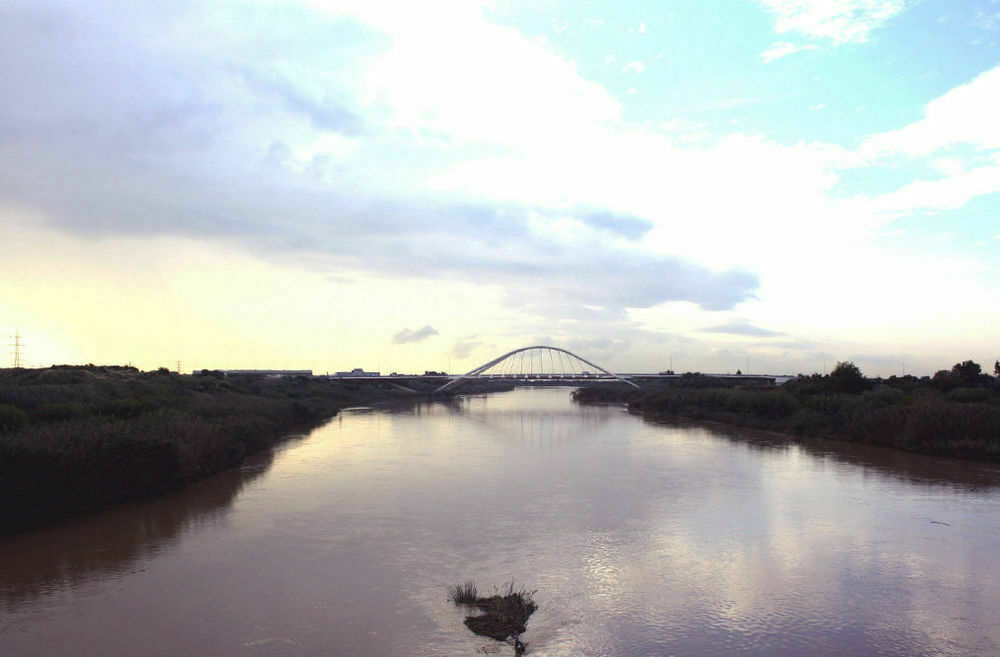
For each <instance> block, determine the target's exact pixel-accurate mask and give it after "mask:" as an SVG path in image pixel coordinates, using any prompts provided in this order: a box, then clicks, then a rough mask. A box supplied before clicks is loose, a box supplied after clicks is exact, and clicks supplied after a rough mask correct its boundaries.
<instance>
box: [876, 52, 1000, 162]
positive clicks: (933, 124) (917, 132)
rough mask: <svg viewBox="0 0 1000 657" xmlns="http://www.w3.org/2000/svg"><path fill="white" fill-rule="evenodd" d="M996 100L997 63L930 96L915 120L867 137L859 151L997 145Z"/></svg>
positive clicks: (999, 96) (999, 88) (999, 97)
mask: <svg viewBox="0 0 1000 657" xmlns="http://www.w3.org/2000/svg"><path fill="white" fill-rule="evenodd" d="M998 103H1000V66H996V67H994V68H991V69H989V70H988V71H985V72H983V73H981V74H980V75H978V76H976V77H975V78H974V79H973V80H971V81H969V82H967V83H966V84H963V85H960V86H958V87H955V88H954V89H951V90H950V91H948V92H947V93H945V94H943V95H942V96H939V97H938V98H936V99H934V100H932V101H931V102H930V103H928V104H927V107H926V108H925V110H924V118H922V119H920V120H919V121H915V122H914V123H911V124H909V125H907V126H905V127H903V128H901V129H899V130H893V131H890V132H885V133H881V134H878V135H874V136H873V137H870V138H869V139H867V140H866V141H865V142H864V143H863V144H862V146H861V151H862V152H863V153H864V154H866V155H867V156H869V157H872V158H874V157H877V156H879V155H885V154H893V153H902V154H905V155H910V156H919V155H929V154H931V153H934V152H935V151H938V150H941V149H944V148H947V147H949V146H953V145H956V144H969V145H972V146H974V147H976V148H979V149H983V150H992V149H1000V121H997V120H996V108H997V104H998Z"/></svg>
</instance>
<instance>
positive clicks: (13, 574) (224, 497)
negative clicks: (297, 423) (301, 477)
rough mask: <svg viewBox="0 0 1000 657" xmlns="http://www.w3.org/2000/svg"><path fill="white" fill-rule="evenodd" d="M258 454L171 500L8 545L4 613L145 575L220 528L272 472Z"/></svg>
mask: <svg viewBox="0 0 1000 657" xmlns="http://www.w3.org/2000/svg"><path fill="white" fill-rule="evenodd" d="M273 458H274V454H273V452H271V451H265V452H262V453H260V454H256V455H254V456H252V457H250V458H249V459H247V462H246V463H245V464H244V465H243V466H242V467H240V468H232V469H230V470H226V471H224V472H221V473H219V474H217V475H214V476H212V477H209V478H208V479H205V480H202V481H199V482H196V483H194V484H192V485H190V486H188V487H186V488H183V489H181V490H179V491H176V492H174V493H171V494H168V495H165V496H163V497H159V498H156V499H154V500H150V501H148V502H140V503H135V504H125V505H121V506H118V507H115V508H111V509H108V510H105V511H102V512H99V513H95V514H91V515H86V516H82V517H79V518H75V519H71V520H68V521H65V522H62V523H59V524H57V525H54V526H52V527H48V528H44V529H40V530H37V531H33V532H29V533H26V534H21V535H16V536H9V537H5V538H4V539H2V540H0V609H3V610H4V611H7V612H13V611H17V610H19V609H20V608H21V607H22V606H24V605H26V604H30V603H31V602H32V601H34V600H35V599H37V598H40V597H43V596H48V595H58V594H60V593H63V592H65V591H68V590H72V589H75V588H77V587H80V586H82V585H85V584H87V583H90V582H94V581H99V580H104V579H107V578H109V577H113V576H115V575H117V574H124V573H129V572H135V571H136V569H141V567H142V563H143V562H144V561H145V560H146V559H147V558H151V557H154V556H156V555H159V554H161V553H162V552H163V551H164V550H166V549H168V548H170V547H172V546H173V545H175V544H177V543H178V542H179V541H180V539H181V538H182V537H183V536H184V535H185V534H187V533H189V532H190V531H192V530H195V529H201V528H203V527H205V526H207V525H211V524H213V523H216V522H220V521H221V520H222V519H223V518H225V516H226V514H227V513H228V512H229V510H230V507H231V505H232V503H233V501H234V500H235V499H236V497H237V495H239V493H240V491H242V490H243V489H244V487H245V486H246V485H247V484H248V483H249V482H251V481H253V480H254V479H257V478H258V477H260V476H261V475H263V474H264V473H265V472H266V471H267V470H268V468H269V467H270V466H271V463H272V460H273Z"/></svg>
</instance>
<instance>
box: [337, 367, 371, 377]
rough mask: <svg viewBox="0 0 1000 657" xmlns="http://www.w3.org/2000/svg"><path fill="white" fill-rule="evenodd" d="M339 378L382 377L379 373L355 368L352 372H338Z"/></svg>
mask: <svg viewBox="0 0 1000 657" xmlns="http://www.w3.org/2000/svg"><path fill="white" fill-rule="evenodd" d="M337 376H381V374H379V373H378V372H366V371H364V370H363V369H361V368H360V367H355V368H354V369H353V370H351V371H350V372H337Z"/></svg>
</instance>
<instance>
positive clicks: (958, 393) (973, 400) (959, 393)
mask: <svg viewBox="0 0 1000 657" xmlns="http://www.w3.org/2000/svg"><path fill="white" fill-rule="evenodd" d="M989 400H990V393H989V391H988V390H987V389H986V388H955V389H954V390H952V391H951V392H949V393H948V401H952V402H958V403H960V404H982V403H985V402H988V401H989Z"/></svg>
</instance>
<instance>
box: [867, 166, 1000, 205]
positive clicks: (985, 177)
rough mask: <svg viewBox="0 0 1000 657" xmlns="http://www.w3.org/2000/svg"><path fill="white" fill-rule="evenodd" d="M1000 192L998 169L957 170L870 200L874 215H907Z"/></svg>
mask: <svg viewBox="0 0 1000 657" xmlns="http://www.w3.org/2000/svg"><path fill="white" fill-rule="evenodd" d="M997 193H1000V166H984V167H977V168H975V169H970V170H968V171H965V170H960V171H956V172H954V173H953V175H951V176H949V177H947V178H943V179H941V180H932V181H927V180H917V181H914V182H912V183H909V184H908V185H905V186H903V187H901V188H900V189H898V190H896V191H894V192H890V193H888V194H884V195H882V196H878V197H876V198H874V199H873V201H872V206H873V208H874V209H875V210H876V211H877V212H886V213H890V214H908V213H910V212H914V211H920V210H954V209H956V208H960V207H962V206H964V205H965V204H967V203H968V202H969V201H971V200H972V199H974V198H976V197H977V196H984V195H987V194H997Z"/></svg>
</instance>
